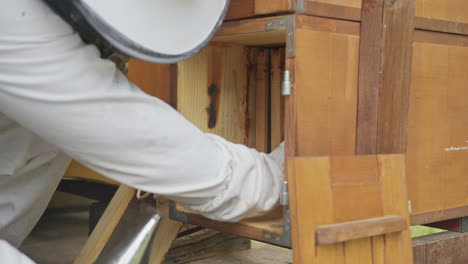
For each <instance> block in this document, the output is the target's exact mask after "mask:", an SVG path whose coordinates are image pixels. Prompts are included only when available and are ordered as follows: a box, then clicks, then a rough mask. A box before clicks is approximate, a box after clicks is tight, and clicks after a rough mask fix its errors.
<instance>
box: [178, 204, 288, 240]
mask: <svg viewBox="0 0 468 264" xmlns="http://www.w3.org/2000/svg"><path fill="white" fill-rule="evenodd" d="M280 209H281V208H280V207H278V210H273V211H271V212H270V213H268V214H266V215H263V216H259V217H255V218H248V219H245V220H242V221H241V222H238V223H226V222H219V221H214V220H210V219H208V218H205V217H203V216H200V215H199V214H196V213H193V212H186V215H187V221H188V223H189V224H192V225H197V226H202V227H205V228H209V229H213V230H216V231H221V232H224V233H228V234H234V235H237V236H241V237H245V238H249V239H254V240H258V241H263V242H266V243H273V242H274V240H273V239H274V238H275V237H280V236H281V235H282V234H283V218H282V211H281V210H280ZM178 210H181V211H184V210H183V209H182V208H180V207H179V208H178ZM266 233H268V234H269V235H268V236H265V234H266Z"/></svg>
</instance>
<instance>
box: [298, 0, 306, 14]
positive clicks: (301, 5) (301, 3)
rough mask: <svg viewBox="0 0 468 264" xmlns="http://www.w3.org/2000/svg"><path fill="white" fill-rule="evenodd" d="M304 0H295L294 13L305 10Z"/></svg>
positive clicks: (300, 12)
mask: <svg viewBox="0 0 468 264" xmlns="http://www.w3.org/2000/svg"><path fill="white" fill-rule="evenodd" d="M304 1H305V0H297V2H296V14H302V13H304V12H305V3H304Z"/></svg>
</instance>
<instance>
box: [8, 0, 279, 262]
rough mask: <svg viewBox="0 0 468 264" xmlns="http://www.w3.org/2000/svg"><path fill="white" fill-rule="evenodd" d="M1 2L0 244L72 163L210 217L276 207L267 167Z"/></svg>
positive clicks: (34, 12) (28, 13) (25, 227)
mask: <svg viewBox="0 0 468 264" xmlns="http://www.w3.org/2000/svg"><path fill="white" fill-rule="evenodd" d="M0 4H1V6H2V9H0V239H4V240H7V241H8V242H10V244H12V245H14V246H18V245H19V244H20V243H21V241H22V240H23V239H24V237H25V236H26V235H27V234H28V233H29V232H30V230H31V229H32V227H33V226H34V224H35V223H36V221H37V220H38V218H39V217H40V215H41V214H42V213H43V211H44V208H45V207H46V205H47V203H48V201H49V199H50V197H51V195H52V193H53V191H54V190H55V188H56V186H57V184H58V182H59V181H60V178H61V177H62V175H63V172H64V170H65V169H66V167H67V166H68V163H69V161H70V159H71V158H73V159H75V160H77V161H79V162H81V163H83V164H84V165H86V166H88V167H90V168H91V169H93V170H95V171H97V172H99V173H101V174H103V175H105V176H107V177H109V178H112V179H114V180H116V181H119V182H121V183H124V184H127V185H130V186H132V187H134V188H137V189H141V190H144V191H147V192H151V193H155V194H159V195H165V196H167V197H169V198H172V199H174V200H176V201H179V202H181V203H182V204H185V205H186V206H187V207H189V208H191V209H194V210H197V211H200V212H201V213H202V214H204V215H206V216H207V217H210V218H213V219H217V220H223V221H237V220H239V219H241V218H244V217H248V216H253V215H256V214H258V213H261V212H264V211H266V210H269V209H271V208H272V207H273V206H275V204H276V203H277V200H278V197H279V192H280V185H281V184H280V183H281V182H282V168H281V165H279V163H278V162H275V161H274V159H272V158H271V157H269V156H268V155H266V154H262V153H258V152H257V151H255V150H252V149H249V148H247V147H244V146H242V145H236V144H232V143H229V142H227V141H225V140H224V139H222V138H220V137H217V136H214V135H208V134H204V133H202V132H201V131H200V130H199V129H197V128H196V127H195V126H194V125H192V124H191V123H189V122H188V121H187V120H185V119H184V118H183V117H182V116H181V115H179V114H178V113H177V112H176V111H175V110H173V109H172V108H171V107H170V106H168V105H166V104H165V103H164V102H162V101H160V100H159V99H157V98H154V97H151V96H148V95H146V94H145V93H143V92H142V91H141V90H140V89H138V88H137V87H136V86H134V85H133V84H131V83H130V82H129V81H128V80H127V79H126V77H125V76H124V75H122V74H121V73H120V72H119V71H118V70H116V68H115V66H114V64H113V63H112V62H110V61H107V60H102V59H100V58H99V53H98V51H97V49H96V48H95V47H94V46H89V45H84V44H83V43H82V41H81V39H80V38H79V36H78V35H77V34H76V33H74V32H73V30H72V28H70V26H69V25H68V24H66V23H65V22H63V21H62V20H61V19H60V18H59V17H58V16H56V15H55V14H53V12H52V11H51V10H49V9H48V8H47V7H46V6H45V5H44V4H43V3H42V2H41V1H40V0H15V1H10V0H0ZM279 156H281V155H279ZM280 159H281V158H280ZM0 245H1V244H0ZM1 258H2V256H0V262H2V263H11V262H4V261H3V260H2V259H1Z"/></svg>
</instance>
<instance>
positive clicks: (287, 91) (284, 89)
mask: <svg viewBox="0 0 468 264" xmlns="http://www.w3.org/2000/svg"><path fill="white" fill-rule="evenodd" d="M291 90H292V83H291V79H290V76H289V71H284V73H283V82H282V83H281V94H282V95H291Z"/></svg>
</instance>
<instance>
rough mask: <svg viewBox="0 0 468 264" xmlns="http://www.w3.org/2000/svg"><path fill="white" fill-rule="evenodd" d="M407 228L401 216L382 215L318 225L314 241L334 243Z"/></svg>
mask: <svg viewBox="0 0 468 264" xmlns="http://www.w3.org/2000/svg"><path fill="white" fill-rule="evenodd" d="M406 229H408V223H407V221H406V218H405V217H403V216H384V217H378V218H371V219H366V220H358V221H352V222H346V223H341V224H333V225H325V226H319V227H317V229H316V230H315V236H316V239H317V241H316V243H317V244H319V245H322V244H334V243H339V242H344V241H349V240H353V239H360V238H366V237H372V236H379V235H384V234H388V233H393V232H400V231H403V230H406Z"/></svg>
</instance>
